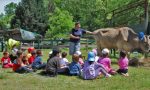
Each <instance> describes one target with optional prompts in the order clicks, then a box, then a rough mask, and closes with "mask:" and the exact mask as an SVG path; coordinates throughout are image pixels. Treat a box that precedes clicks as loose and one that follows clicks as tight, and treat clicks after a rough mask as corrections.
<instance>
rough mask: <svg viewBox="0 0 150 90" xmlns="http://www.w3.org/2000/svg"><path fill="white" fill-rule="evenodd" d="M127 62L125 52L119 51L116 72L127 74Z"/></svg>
mask: <svg viewBox="0 0 150 90" xmlns="http://www.w3.org/2000/svg"><path fill="white" fill-rule="evenodd" d="M128 63H129V60H128V58H127V57H126V52H125V51H121V52H120V58H119V60H118V65H119V69H118V70H117V72H118V73H119V74H121V75H123V76H129V74H128Z"/></svg>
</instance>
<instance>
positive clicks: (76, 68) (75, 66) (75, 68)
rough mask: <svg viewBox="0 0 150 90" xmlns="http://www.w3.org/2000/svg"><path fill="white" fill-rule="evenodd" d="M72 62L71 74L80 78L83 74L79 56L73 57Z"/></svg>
mask: <svg viewBox="0 0 150 90" xmlns="http://www.w3.org/2000/svg"><path fill="white" fill-rule="evenodd" d="M72 59H73V60H72V62H71V64H70V65H69V74H70V75H71V76H72V75H73V76H78V75H80V73H81V65H80V64H79V55H77V54H73V55H72Z"/></svg>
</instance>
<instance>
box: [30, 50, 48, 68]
mask: <svg viewBox="0 0 150 90" xmlns="http://www.w3.org/2000/svg"><path fill="white" fill-rule="evenodd" d="M36 54H37V56H36V57H35V60H34V61H33V63H32V68H33V69H44V68H45V67H46V64H45V63H43V62H42V51H41V50H37V51H36Z"/></svg>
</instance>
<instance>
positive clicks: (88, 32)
mask: <svg viewBox="0 0 150 90" xmlns="http://www.w3.org/2000/svg"><path fill="white" fill-rule="evenodd" d="M86 33H87V34H92V35H94V34H95V33H94V32H90V31H86Z"/></svg>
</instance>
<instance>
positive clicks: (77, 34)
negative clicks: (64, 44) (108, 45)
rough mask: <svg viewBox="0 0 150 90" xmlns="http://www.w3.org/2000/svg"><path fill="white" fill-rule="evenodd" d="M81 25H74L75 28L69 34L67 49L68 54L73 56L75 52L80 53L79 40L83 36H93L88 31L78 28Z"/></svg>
mask: <svg viewBox="0 0 150 90" xmlns="http://www.w3.org/2000/svg"><path fill="white" fill-rule="evenodd" d="M80 27H81V25H80V23H79V22H76V23H75V28H73V29H72V31H71V33H70V47H69V54H70V55H73V54H74V53H75V52H76V51H80V38H81V36H82V35H83V34H86V33H88V34H94V33H93V32H90V31H85V30H84V29H82V28H80Z"/></svg>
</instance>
